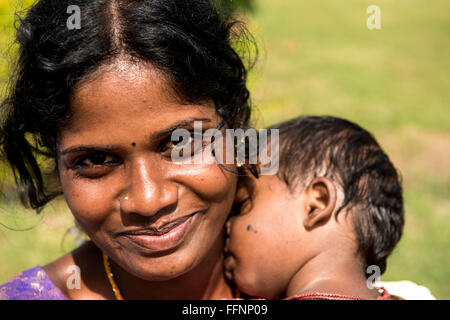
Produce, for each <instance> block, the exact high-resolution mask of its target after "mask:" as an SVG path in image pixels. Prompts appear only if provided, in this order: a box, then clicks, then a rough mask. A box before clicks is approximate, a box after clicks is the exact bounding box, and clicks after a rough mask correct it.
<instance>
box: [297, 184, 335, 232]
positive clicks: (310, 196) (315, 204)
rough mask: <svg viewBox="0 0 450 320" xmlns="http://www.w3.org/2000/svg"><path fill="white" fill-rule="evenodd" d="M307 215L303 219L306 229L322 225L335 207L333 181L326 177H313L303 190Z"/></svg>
mask: <svg viewBox="0 0 450 320" xmlns="http://www.w3.org/2000/svg"><path fill="white" fill-rule="evenodd" d="M305 195H306V201H307V206H308V207H307V208H308V212H307V216H306V218H305V219H304V221H303V225H304V227H305V228H306V230H311V229H314V228H316V227H319V226H321V225H324V224H326V223H327V222H328V220H329V219H330V218H331V216H332V215H333V212H334V210H335V208H336V202H337V192H336V187H335V185H334V182H333V181H332V180H330V179H328V178H326V177H316V178H314V179H313V180H312V181H311V183H310V184H309V185H308V187H307V188H306V190H305Z"/></svg>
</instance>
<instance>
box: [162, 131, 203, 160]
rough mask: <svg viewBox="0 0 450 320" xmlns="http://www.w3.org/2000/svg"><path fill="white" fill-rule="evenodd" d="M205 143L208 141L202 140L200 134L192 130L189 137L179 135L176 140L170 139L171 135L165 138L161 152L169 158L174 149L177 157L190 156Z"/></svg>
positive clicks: (198, 150)
mask: <svg viewBox="0 0 450 320" xmlns="http://www.w3.org/2000/svg"><path fill="white" fill-rule="evenodd" d="M207 144H208V141H203V136H202V135H201V134H195V133H193V132H192V133H191V136H190V137H189V138H186V137H183V138H181V137H180V139H179V140H178V141H172V140H171V137H168V138H167V139H165V141H163V144H162V147H161V153H162V154H163V156H166V157H169V158H171V156H172V151H175V153H176V155H177V156H179V157H183V158H184V157H190V156H193V155H195V154H197V153H198V152H200V151H201V150H202V149H203V148H204V147H205V146H206V145H207ZM186 153H187V154H186Z"/></svg>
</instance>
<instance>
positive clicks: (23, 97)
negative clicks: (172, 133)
mask: <svg viewBox="0 0 450 320" xmlns="http://www.w3.org/2000/svg"><path fill="white" fill-rule="evenodd" d="M214 3H215V2H212V1H209V0H195V1H194V0H192V1H177V0H146V1H144V0H136V1H130V0H121V1H118V0H113V1H109V0H79V1H76V5H77V6H78V7H79V8H80V13H81V28H80V29H79V30H71V29H68V28H67V24H66V21H67V19H68V17H69V15H68V14H67V8H68V6H69V5H71V4H73V3H72V2H70V1H68V0H40V1H36V2H35V3H34V4H33V5H32V6H31V7H30V8H29V9H28V10H27V12H26V15H25V16H24V17H23V18H19V21H18V23H17V42H18V44H19V54H18V58H17V61H16V63H15V67H14V70H15V74H14V75H13V76H12V77H11V85H10V90H9V92H8V96H7V97H6V99H4V100H3V101H2V102H1V105H0V107H1V108H0V111H1V120H2V123H1V128H0V152H1V153H2V156H4V157H5V159H6V160H7V161H8V163H9V165H10V166H11V168H12V169H13V173H14V177H15V179H16V184H17V186H18V190H19V193H20V195H21V200H22V203H23V204H24V205H26V206H31V207H32V208H33V209H36V210H37V211H38V212H39V211H40V210H41V209H42V208H43V206H44V205H45V204H47V203H48V202H49V201H51V200H52V199H53V198H54V197H56V196H57V195H59V194H61V191H60V190H58V181H54V180H55V179H53V182H54V183H53V186H56V188H51V190H50V188H49V187H48V186H50V185H52V184H51V183H50V182H49V181H51V180H52V179H50V178H51V177H53V178H55V176H56V172H55V173H53V174H50V175H49V176H48V177H49V178H46V177H45V176H44V174H43V170H42V169H43V168H42V166H43V163H44V162H46V161H45V160H50V161H49V163H51V162H52V161H54V160H55V158H56V148H57V141H58V139H57V137H58V132H59V131H60V128H62V127H64V126H65V125H66V124H67V121H70V110H68V109H69V104H70V99H71V96H72V93H73V91H74V88H76V85H77V84H78V83H80V81H82V80H86V79H89V78H90V76H92V75H93V74H94V73H95V71H97V70H99V68H101V67H102V66H105V65H109V64H112V63H113V62H114V61H115V60H117V59H122V58H123V57H125V58H127V59H129V60H130V61H133V62H136V63H143V64H146V65H150V66H152V67H155V68H156V69H158V70H159V71H161V72H162V73H163V74H164V76H165V77H166V78H167V80H168V81H169V83H170V85H171V86H172V88H173V89H174V91H175V92H176V94H177V96H178V97H179V98H180V99H181V100H182V102H199V103H201V102H204V101H208V100H211V101H213V102H214V105H215V108H216V111H217V114H218V115H219V116H220V117H221V119H222V124H223V125H226V126H228V127H231V128H238V127H246V126H247V125H248V123H249V119H250V113H251V102H250V93H249V91H248V89H247V73H248V70H249V68H251V67H252V66H253V64H254V63H255V61H256V53H257V50H256V46H255V42H254V40H253V39H252V37H251V35H250V33H249V32H248V31H247V30H246V28H245V26H244V25H243V24H242V23H241V22H240V21H238V20H236V19H234V18H232V17H231V16H229V15H224V14H221V13H220V12H221V11H220V8H219V7H217V6H216V5H215V4H214ZM54 167H55V170H56V169H57V168H56V166H54ZM50 173H51V172H50ZM56 180H57V179H56Z"/></svg>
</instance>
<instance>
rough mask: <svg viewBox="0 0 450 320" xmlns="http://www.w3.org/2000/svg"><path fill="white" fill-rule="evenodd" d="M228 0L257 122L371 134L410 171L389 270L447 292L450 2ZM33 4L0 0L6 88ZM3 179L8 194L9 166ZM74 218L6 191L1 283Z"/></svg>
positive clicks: (37, 257)
mask: <svg viewBox="0 0 450 320" xmlns="http://www.w3.org/2000/svg"><path fill="white" fill-rule="evenodd" d="M217 1H219V0H217ZM219 2H220V1H219ZM221 2H223V3H225V7H226V8H227V10H228V11H229V12H234V13H236V14H238V15H240V16H241V17H242V19H243V20H245V21H246V22H247V24H248V28H249V29H250V31H251V32H252V33H253V34H254V36H255V39H256V41H257V44H258V47H259V51H260V52H259V60H258V63H257V64H256V66H255V68H254V69H253V71H252V72H251V74H250V88H251V93H252V99H253V102H254V105H255V108H256V110H255V112H254V118H253V120H254V124H255V125H256V126H257V127H265V126H269V125H271V124H274V123H276V122H279V121H283V120H287V119H289V118H292V117H295V116H299V115H302V114H314V115H334V116H340V117H344V118H347V119H349V120H351V121H354V122H357V123H358V124H360V125H361V126H362V127H364V128H366V129H368V130H369V131H371V132H372V133H374V135H375V136H376V137H377V139H378V141H379V143H380V144H381V146H382V147H383V148H384V149H385V151H386V152H387V153H388V155H389V156H390V157H391V159H392V161H393V163H394V164H395V165H396V167H397V168H398V169H399V171H400V172H401V174H402V177H403V183H404V200H405V206H406V225H405V230H404V235H403V237H402V239H401V241H400V243H399V245H398V246H397V248H396V249H395V251H394V253H393V255H392V256H391V257H390V258H389V260H388V266H387V271H386V273H385V274H384V275H383V276H382V280H383V281H390V280H395V281H396V280H410V281H413V282H416V283H417V284H420V285H424V286H426V287H428V288H429V289H430V291H431V293H432V294H433V295H434V296H435V297H436V298H438V299H450V268H449V267H450V254H449V253H450V252H449V248H450V163H449V162H450V161H449V159H450V77H449V72H450V1H448V0H395V1H394V0H371V1H365V0H345V1H335V0H322V1H304V0H281V1H276V0H253V1H252V0H241V1H237V0H234V1H230V0H223V1H221ZM30 3H32V1H29V0H25V1H18V0H11V1H6V0H0V51H1V53H0V59H1V60H0V86H1V91H0V97H1V95H4V94H5V92H6V90H7V87H6V83H7V80H8V74H9V72H10V69H11V68H12V64H11V63H10V62H11V61H12V59H14V56H15V52H16V49H17V48H16V46H15V44H14V43H13V37H14V27H13V25H14V12H15V11H16V10H17V9H20V8H25V7H26V6H27V5H29V4H30ZM74 4H76V1H75V2H74ZM369 5H377V6H378V7H379V8H380V17H381V20H380V21H381V29H373V30H369V29H368V27H367V25H366V21H367V19H369V17H370V16H371V14H368V13H366V10H367V7H368V6H369ZM0 179H1V182H2V183H1V185H2V190H1V191H2V192H3V194H8V195H10V194H11V192H12V191H14V185H13V181H12V180H11V175H10V173H9V172H8V171H7V170H6V168H5V167H4V165H0ZM73 225H74V221H73V218H72V216H71V213H70V212H69V210H68V209H67V206H66V205H65V203H64V200H63V199H60V200H59V201H54V202H53V203H51V204H50V205H49V206H48V207H47V208H46V209H44V211H43V212H42V213H41V214H40V215H36V214H35V213H34V212H33V211H29V210H24V209H23V208H21V207H20V206H19V205H18V204H17V201H16V199H14V198H13V197H11V196H8V197H5V196H2V195H1V194H0V283H3V282H5V281H6V280H7V279H9V278H10V277H12V276H13V275H15V274H17V273H18V272H20V271H22V270H24V269H27V268H30V267H33V266H35V265H37V264H40V265H44V264H46V263H48V262H50V261H51V260H53V259H56V258H57V257H59V256H61V255H62V254H63V253H65V252H68V251H70V250H71V249H73V248H74V247H75V246H76V243H77V240H78V239H79V235H78V234H77V233H76V232H75V231H74V230H75V229H73V228H71V227H72V226H73ZM12 229H15V230H18V229H19V230H22V231H14V230H12Z"/></svg>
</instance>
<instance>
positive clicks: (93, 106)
mask: <svg viewBox="0 0 450 320" xmlns="http://www.w3.org/2000/svg"><path fill="white" fill-rule="evenodd" d="M70 114H71V120H70V121H69V122H68V127H66V128H63V131H67V130H70V131H86V130H87V131H96V129H98V130H103V129H105V128H108V127H109V128H111V129H115V130H119V129H120V127H124V126H125V127H127V126H128V127H129V126H130V125H131V126H133V125H135V126H139V125H147V126H150V127H151V128H154V129H155V130H158V128H160V127H161V126H164V125H166V124H171V123H173V122H177V121H181V120H182V119H190V118H196V117H203V118H211V119H213V118H215V117H216V111H215V108H214V104H213V103H204V104H187V103H182V102H180V99H179V98H176V97H174V94H173V90H172V88H171V86H170V85H169V84H168V81H166V77H164V76H163V75H162V73H161V72H158V71H155V69H154V68H151V67H149V66H142V65H141V66H140V65H136V64H130V63H128V64H122V65H121V64H120V63H116V64H114V65H112V66H108V67H106V68H105V69H104V70H102V72H101V73H96V74H95V75H94V76H93V77H92V78H90V79H89V80H86V81H84V82H83V83H81V84H80V85H78V86H77V88H76V90H74V92H73V96H72V99H71V103H70ZM213 120H215V119H213Z"/></svg>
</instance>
